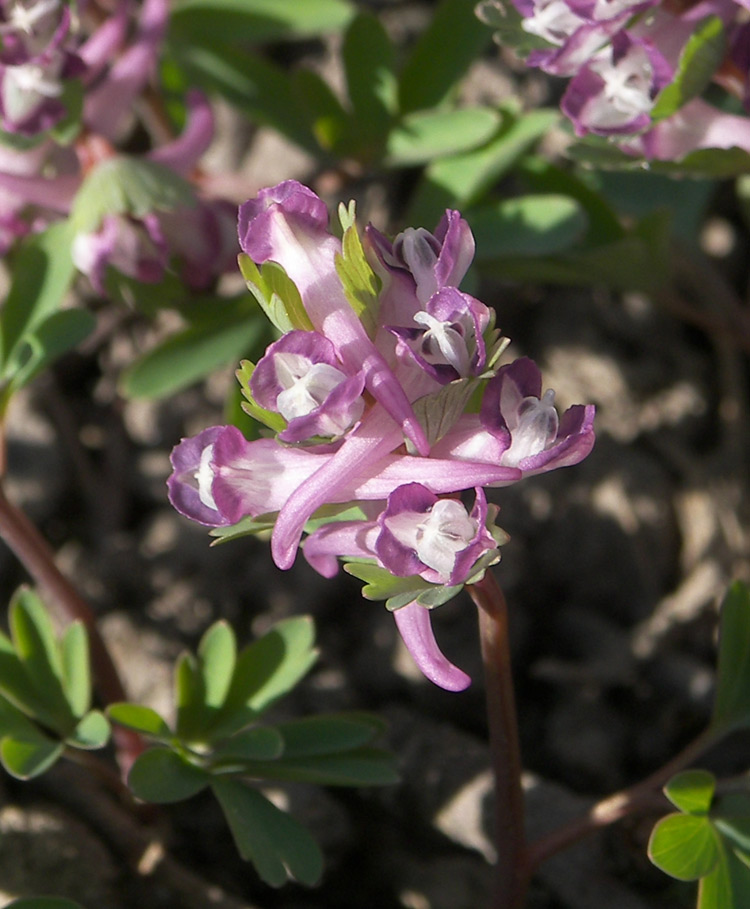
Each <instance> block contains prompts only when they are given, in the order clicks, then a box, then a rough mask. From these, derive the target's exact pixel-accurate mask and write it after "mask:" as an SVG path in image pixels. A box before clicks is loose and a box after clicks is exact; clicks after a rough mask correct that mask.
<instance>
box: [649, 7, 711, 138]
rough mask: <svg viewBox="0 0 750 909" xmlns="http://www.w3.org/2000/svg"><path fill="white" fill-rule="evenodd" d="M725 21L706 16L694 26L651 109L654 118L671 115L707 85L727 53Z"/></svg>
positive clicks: (661, 118) (663, 117) (655, 119)
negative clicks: (674, 68)
mask: <svg viewBox="0 0 750 909" xmlns="http://www.w3.org/2000/svg"><path fill="white" fill-rule="evenodd" d="M726 45H727V40H726V35H725V33H724V24H723V22H722V21H721V19H720V18H719V17H718V16H706V18H705V19H702V20H701V21H700V22H699V23H698V24H697V25H696V26H695V28H694V31H693V33H692V34H691V36H690V38H689V39H688V41H687V43H686V44H685V47H684V48H683V49H682V53H681V54H680V61H679V64H678V66H677V72H676V73H675V75H674V77H673V78H672V79H671V81H670V82H669V84H668V85H666V86H665V87H664V88H663V89H662V90H661V92H660V93H659V95H658V97H657V98H656V101H655V102H654V106H653V108H652V110H651V118H652V120H654V121H658V120H663V119H665V118H666V117H671V116H672V114H674V113H676V112H677V111H678V110H679V109H680V108H681V107H682V106H683V105H684V104H687V102H688V101H690V100H691V99H692V98H695V97H697V96H698V95H700V94H701V92H702V91H703V90H704V89H705V88H706V87H707V86H708V84H709V83H710V81H711V79H712V78H713V76H714V73H715V72H716V70H717V69H718V68H719V66H720V65H721V62H722V60H723V59H724V55H725V53H726Z"/></svg>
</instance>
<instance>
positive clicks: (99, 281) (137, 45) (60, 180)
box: [0, 0, 234, 294]
mask: <svg viewBox="0 0 750 909" xmlns="http://www.w3.org/2000/svg"><path fill="white" fill-rule="evenodd" d="M88 12H89V10H88V4H87V3H86V2H85V0H82V2H79V3H77V4H69V3H67V2H65V0H0V41H1V42H2V45H1V47H0V254H4V253H5V252H7V250H8V249H9V248H10V247H11V246H12V245H13V244H14V243H15V242H16V240H18V239H19V238H20V237H23V236H24V235H26V234H28V233H34V232H38V231H41V230H44V228H45V227H47V226H48V225H49V224H50V223H51V222H53V221H55V220H59V219H60V218H61V217H66V216H68V215H69V214H70V213H71V211H75V210H76V198H77V194H78V192H79V190H80V189H81V187H82V186H83V185H84V183H85V181H86V179H87V178H88V177H89V176H90V175H91V174H92V172H94V171H96V170H97V169H98V168H106V167H109V166H110V165H111V163H112V162H113V161H114V162H117V161H120V160H123V159H124V157H125V156H122V155H119V154H118V152H117V150H116V145H115V143H117V142H119V141H121V140H122V139H123V138H126V137H127V135H128V132H129V129H130V127H131V124H132V110H133V105H134V103H135V102H136V101H137V99H138V98H139V96H140V95H141V94H142V93H143V92H144V90H145V89H146V88H147V86H148V84H149V81H150V79H151V78H152V76H153V75H154V72H155V70H156V66H157V61H158V54H159V51H160V49H161V45H162V42H163V40H164V37H165V35H166V30H167V22H168V16H169V2H168V0H143V2H142V3H141V2H137V0H117V2H116V3H115V5H114V7H113V11H112V13H111V15H109V16H108V17H107V18H105V19H104V20H103V21H101V22H98V21H97V19H96V18H95V16H94V15H93V14H92V16H91V17H89V16H87V13H88ZM96 12H97V11H93V13H96ZM212 136H213V116H212V114H211V110H210V108H209V106H208V102H207V101H206V99H205V98H203V97H202V96H200V95H199V94H198V93H197V92H196V93H192V94H191V95H190V97H189V98H188V120H187V124H186V128H185V130H184V132H183V134H182V135H181V136H179V137H177V138H176V139H174V140H172V141H170V142H167V143H166V144H164V145H161V146H159V147H157V148H154V149H152V150H151V151H150V152H148V153H147V154H146V155H145V156H144V157H143V159H142V160H145V161H146V162H147V163H149V164H150V165H151V166H152V167H153V166H154V165H155V166H156V168H166V171H167V176H168V177H170V178H172V177H171V175H174V177H173V178H172V179H179V178H185V177H188V176H189V175H191V172H192V171H193V169H194V168H195V166H196V163H197V161H198V159H199V158H200V156H201V155H202V154H203V152H204V151H205V150H206V148H207V147H208V144H209V143H210V141H211V138H212ZM133 160H136V161H137V160H139V159H137V158H136V159H133ZM112 178H113V180H114V179H115V175H114V172H112ZM124 182H125V183H127V180H125V181H124ZM185 187H186V189H185V194H184V195H185V200H184V204H182V205H181V206H179V207H176V208H173V209H170V210H168V209H166V208H165V207H164V206H159V205H155V206H154V211H153V212H149V213H146V214H145V215H144V214H142V213H138V214H134V213H133V212H132V211H130V210H128V205H127V199H124V201H123V205H122V206H121V207H122V209H123V210H122V211H112V212H105V213H104V214H103V215H102V216H101V217H100V218H97V219H94V222H93V223H91V224H89V223H87V225H86V228H85V229H84V230H78V232H77V235H76V237H75V240H74V245H73V258H74V261H75V264H76V265H77V267H78V268H79V270H80V271H82V272H83V273H85V274H86V275H88V276H89V277H90V278H91V282H92V284H93V286H94V288H95V289H96V290H97V291H98V292H99V293H102V294H104V293H106V287H105V277H106V272H107V270H108V269H109V268H110V267H112V268H114V269H116V270H117V271H119V272H120V273H122V274H125V275H126V276H128V277H130V278H134V279H136V280H138V281H142V282H146V283H151V282H157V281H160V280H162V279H163V277H164V275H165V273H166V271H167V270H168V269H169V268H171V267H172V266H173V265H174V264H175V263H177V266H178V270H179V271H180V274H181V278H182V279H183V281H185V282H186V283H187V284H188V285H190V286H192V287H198V288H200V287H204V286H206V285H208V284H209V283H210V282H211V281H212V280H213V279H214V277H215V276H216V275H217V274H219V273H221V272H222V271H225V270H226V269H227V268H228V267H231V264H232V261H233V247H234V240H233V234H234V208H233V206H229V205H227V204H225V203H223V202H217V201H214V200H204V199H202V198H201V197H200V196H199V195H198V194H196V193H194V192H192V190H191V187H190V185H189V183H187V182H186V183H185ZM124 190H125V195H126V193H127V186H125V187H124ZM111 195H112V197H113V198H116V197H117V192H116V191H113V192H112V193H111ZM89 220H91V219H89Z"/></svg>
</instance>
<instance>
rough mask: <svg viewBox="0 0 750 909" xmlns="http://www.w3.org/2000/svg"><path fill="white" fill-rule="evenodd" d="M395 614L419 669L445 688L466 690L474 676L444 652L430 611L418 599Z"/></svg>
mask: <svg viewBox="0 0 750 909" xmlns="http://www.w3.org/2000/svg"><path fill="white" fill-rule="evenodd" d="M393 618H394V619H395V620H396V627H397V628H398V631H399V634H400V635H401V638H402V639H403V642H404V644H405V645H406V649H407V650H408V651H409V653H410V654H411V656H412V659H413V660H414V662H415V663H416V664H417V667H418V668H419V671H420V672H421V673H422V674H423V675H424V676H425V677H426V678H428V679H429V680H430V681H431V682H434V683H435V685H437V686H438V687H440V688H444V689H445V690H446V691H464V690H465V689H466V688H468V687H469V685H471V678H470V677H469V676H468V675H467V674H466V673H465V672H464V671H463V670H462V669H459V668H458V666H454V665H453V663H451V662H450V660H449V659H448V658H447V657H446V656H445V655H444V654H443V652H442V651H441V650H440V648H439V647H438V645H437V641H436V640H435V634H434V632H433V630H432V621H431V617H430V612H429V610H428V609H425V608H424V606H420V605H419V604H418V603H409V605H408V606H402V607H401V609H397V610H395V612H394V613H393Z"/></svg>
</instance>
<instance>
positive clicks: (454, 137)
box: [385, 107, 500, 167]
mask: <svg viewBox="0 0 750 909" xmlns="http://www.w3.org/2000/svg"><path fill="white" fill-rule="evenodd" d="M499 126H500V117H499V116H498V114H497V112H496V111H494V110H491V109H490V108H488V107H466V108H460V109H458V110H447V111H442V110H438V111H433V110H428V111H415V112H413V113H409V114H405V115H404V117H402V118H401V120H400V121H399V123H398V124H397V125H396V126H394V128H393V130H392V131H391V133H390V134H389V136H388V138H387V141H386V157H385V164H386V165H387V166H389V167H414V166H415V165H417V164H426V163H428V162H429V161H432V160H434V159H436V158H444V157H447V156H449V155H457V154H459V153H461V152H466V151H468V150H469V149H473V148H476V147H477V146H479V145H483V144H484V143H485V142H487V141H488V140H489V139H490V138H491V137H492V136H493V135H494V134H495V133H496V132H497V129H498V127H499Z"/></svg>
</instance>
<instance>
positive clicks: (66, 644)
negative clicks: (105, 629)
mask: <svg viewBox="0 0 750 909" xmlns="http://www.w3.org/2000/svg"><path fill="white" fill-rule="evenodd" d="M61 653H62V669H63V689H64V691H65V696H66V698H67V699H68V703H69V704H70V709H71V712H72V713H73V716H75V717H82V716H83V715H84V714H85V713H86V711H87V710H88V709H89V707H90V706H91V664H90V661H89V636H88V632H87V631H86V626H85V625H84V624H83V622H80V621H75V622H71V623H70V625H68V627H67V628H66V629H65V631H64V633H63V638H62V642H61Z"/></svg>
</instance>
